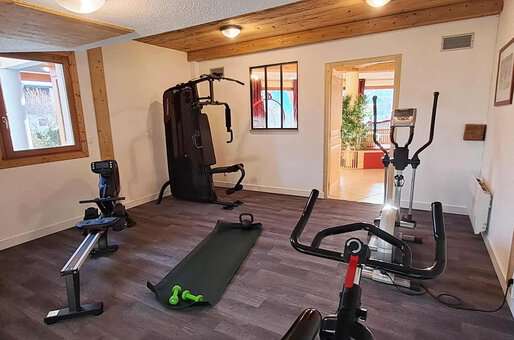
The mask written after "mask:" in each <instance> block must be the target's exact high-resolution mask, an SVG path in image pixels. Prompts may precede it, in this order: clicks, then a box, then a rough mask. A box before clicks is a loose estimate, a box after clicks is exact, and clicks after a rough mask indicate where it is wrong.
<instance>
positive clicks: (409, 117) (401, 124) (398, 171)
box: [363, 92, 439, 288]
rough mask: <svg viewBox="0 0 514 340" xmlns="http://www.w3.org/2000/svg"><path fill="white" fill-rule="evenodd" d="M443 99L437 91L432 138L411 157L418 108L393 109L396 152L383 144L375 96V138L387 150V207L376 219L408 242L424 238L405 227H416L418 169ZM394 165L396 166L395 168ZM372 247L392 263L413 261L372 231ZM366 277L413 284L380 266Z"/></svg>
mask: <svg viewBox="0 0 514 340" xmlns="http://www.w3.org/2000/svg"><path fill="white" fill-rule="evenodd" d="M438 99H439V92H434V98H433V104H432V115H431V119H430V131H429V138H428V141H427V142H426V143H425V144H423V145H422V146H421V147H420V148H419V149H418V150H417V151H416V152H414V154H413V155H412V157H410V150H409V146H410V145H411V143H412V141H413V139H414V129H415V125H416V114H417V110H416V109H413V108H411V109H396V110H394V111H393V113H392V117H391V125H390V133H389V138H390V140H391V144H392V146H394V150H393V154H392V156H391V155H390V152H389V151H388V150H387V149H386V148H385V147H384V146H383V145H382V143H381V142H380V140H379V138H378V136H377V97H376V96H374V97H373V141H374V142H375V144H376V145H377V147H378V148H379V149H380V150H381V151H382V152H383V153H384V157H383V159H382V163H383V164H384V207H383V208H382V211H381V213H380V217H379V218H377V219H375V222H374V223H375V225H376V226H377V227H379V228H380V229H382V230H383V231H385V232H387V233H389V234H391V235H395V236H396V237H398V238H400V239H402V240H403V241H407V242H414V243H422V242H423V240H422V239H421V238H419V237H415V236H412V235H408V234H406V233H404V232H403V231H402V229H401V228H404V229H414V228H415V227H416V221H415V220H414V219H413V218H412V204H413V201H414V187H415V182H416V170H417V169H418V167H419V165H420V164H421V161H420V158H419V156H420V154H421V153H422V152H423V151H424V150H425V149H426V148H428V147H429V146H430V145H431V144H432V141H433V140H434V131H435V123H436V115H437V103H438ZM401 128H405V129H408V131H409V132H408V137H407V141H406V142H405V144H403V145H400V143H399V142H398V141H397V140H396V132H397V130H399V129H401ZM409 166H410V167H411V169H412V178H411V182H410V197H409V206H408V213H407V214H406V215H405V216H401V197H402V189H403V187H404V184H405V177H404V171H405V170H406V169H407V168H408V167H409ZM391 167H392V169H391ZM390 171H393V174H392V177H393V186H392V187H391V186H390V185H389V182H390ZM368 246H369V248H370V250H371V257H372V258H373V259H379V260H382V261H386V262H391V263H399V264H401V263H405V265H407V266H408V265H409V262H408V261H409V259H408V258H405V255H404V254H403V253H402V252H400V251H398V249H397V248H395V247H393V246H392V245H391V244H389V243H388V242H384V241H383V240H381V239H380V238H378V237H376V236H374V235H372V236H371V238H370V240H369V244H368ZM363 275H364V276H365V277H366V278H370V279H373V280H375V281H378V282H382V283H386V284H397V285H401V286H403V287H406V288H413V287H412V285H411V282H410V281H409V280H406V279H404V278H401V277H398V278H397V277H396V276H395V275H394V274H393V275H383V274H382V273H381V272H380V271H379V270H371V269H370V268H365V271H364V274H363Z"/></svg>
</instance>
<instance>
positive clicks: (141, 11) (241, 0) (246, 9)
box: [0, 0, 296, 52]
mask: <svg viewBox="0 0 514 340" xmlns="http://www.w3.org/2000/svg"><path fill="white" fill-rule="evenodd" d="M25 1H26V2H30V3H33V4H36V5H41V6H44V7H49V8H53V9H57V10H61V11H63V12H66V10H65V9H64V8H62V7H60V6H59V5H58V4H57V3H56V2H55V0H25ZM291 2H296V0H259V1H255V0H107V1H106V3H105V6H104V7H102V8H101V9H100V10H98V11H97V12H95V13H92V14H87V15H84V17H86V18H90V19H94V20H99V21H104V22H108V23H111V24H115V25H120V26H124V27H128V28H132V29H134V30H135V31H136V32H135V33H133V34H130V35H127V36H125V37H121V38H115V39H111V41H104V42H102V43H100V44H94V45H89V46H82V48H88V47H92V46H98V45H104V44H107V43H111V42H119V41H125V40H130V39H133V38H136V37H142V36H147V35H153V34H157V33H162V32H167V31H172V30H176V29H179V28H185V27H190V26H194V25H199V24H203V23H207V22H211V21H215V20H221V19H226V18H229V17H233V16H237V15H241V14H245V13H250V12H255V11H259V10H262V9H266V8H270V7H275V6H280V5H284V4H287V3H291ZM68 13H70V12H68ZM60 49H62V47H60V46H49V45H45V44H44V43H42V44H36V43H33V42H24V41H17V40H12V39H6V38H2V36H1V33H0V52H15V51H31V50H32V51H40V50H60Z"/></svg>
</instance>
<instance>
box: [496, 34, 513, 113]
mask: <svg viewBox="0 0 514 340" xmlns="http://www.w3.org/2000/svg"><path fill="white" fill-rule="evenodd" d="M513 94H514V38H513V39H512V40H511V41H510V42H509V43H507V45H505V46H504V47H503V48H502V49H501V50H500V56H499V58H498V76H497V77H496V94H495V97H494V105H495V106H502V105H510V104H512V97H513Z"/></svg>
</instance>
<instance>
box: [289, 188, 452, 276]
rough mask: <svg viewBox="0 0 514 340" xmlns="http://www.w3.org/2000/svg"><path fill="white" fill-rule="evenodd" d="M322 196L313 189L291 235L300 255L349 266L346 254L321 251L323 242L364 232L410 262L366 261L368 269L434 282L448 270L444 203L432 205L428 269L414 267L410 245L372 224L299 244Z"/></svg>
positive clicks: (339, 229) (323, 232)
mask: <svg viewBox="0 0 514 340" xmlns="http://www.w3.org/2000/svg"><path fill="white" fill-rule="evenodd" d="M318 195H319V191H318V190H316V189H314V190H312V192H311V194H310V196H309V199H308V201H307V203H306V205H305V208H304V209H303V212H302V215H301V217H300V219H299V220H298V222H297V224H296V226H295V228H294V230H293V232H292V233H291V237H290V242H291V245H292V246H293V248H295V249H296V250H298V251H299V252H301V253H305V254H308V255H313V256H317V257H322V258H326V259H329V260H334V261H338V262H343V263H346V260H345V256H344V254H343V253H342V252H338V251H334V250H328V249H323V248H320V245H321V242H322V240H323V239H324V238H326V237H328V236H331V235H340V234H345V233H349V232H355V231H359V230H364V231H367V232H368V233H370V234H372V235H375V236H376V237H378V238H379V239H381V240H383V241H385V242H387V243H389V244H391V245H392V246H394V247H396V248H398V249H399V250H400V251H401V252H402V253H403V254H404V255H405V257H406V258H407V259H409V260H408V261H406V263H405V264H395V263H389V262H384V261H380V260H372V259H365V261H364V264H365V265H366V266H369V267H372V268H375V269H379V270H384V271H386V272H390V273H394V274H398V275H401V276H404V277H408V278H412V279H417V280H427V279H433V278H435V277H437V276H438V275H440V274H441V273H442V272H443V271H444V269H445V267H446V236H445V230H444V220H443V209H442V205H441V203H440V202H435V203H432V224H433V233H434V240H435V259H434V262H433V263H432V265H430V266H428V267H425V268H415V267H412V266H411V264H410V259H411V258H412V254H411V251H410V248H409V246H408V245H407V244H406V243H405V242H404V241H402V240H400V239H398V238H396V237H395V236H393V235H391V234H389V233H387V232H385V231H383V230H381V229H379V228H377V227H376V226H374V225H372V224H368V223H353V224H348V225H342V226H336V227H332V228H327V229H324V230H321V231H320V232H318V233H317V234H316V236H315V237H314V239H313V241H312V243H311V245H307V244H303V243H301V242H300V241H299V239H300V236H301V235H302V233H303V231H304V229H305V226H306V225H307V222H308V221H309V219H310V216H311V213H312V210H313V208H314V205H315V203H316V199H317V198H318Z"/></svg>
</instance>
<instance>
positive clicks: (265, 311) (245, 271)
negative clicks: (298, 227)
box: [0, 191, 514, 340]
mask: <svg viewBox="0 0 514 340" xmlns="http://www.w3.org/2000/svg"><path fill="white" fill-rule="evenodd" d="M235 196H237V198H238V199H242V200H243V201H245V204H244V205H243V206H241V207H239V208H237V209H235V210H232V211H227V210H223V209H221V207H220V206H217V205H209V204H201V203H192V202H185V201H179V200H175V199H172V198H166V199H165V200H164V202H163V204H161V205H156V204H155V203H154V202H151V203H147V204H144V205H141V206H138V207H136V208H133V209H130V214H131V216H132V218H133V219H134V220H135V221H136V222H137V225H136V226H135V227H133V228H130V229H127V230H124V231H122V232H111V233H110V239H111V241H112V242H114V243H117V244H120V249H119V251H118V252H117V253H115V254H114V255H112V256H111V257H108V258H100V259H90V260H88V262H87V263H86V265H85V266H84V267H83V270H82V271H81V284H82V285H81V286H82V290H81V293H82V301H83V302H92V301H103V302H104V305H105V311H104V313H103V314H102V315H100V316H98V317H86V318H82V319H75V320H69V321H64V322H61V323H58V324H55V325H51V326H47V325H45V324H44V323H43V317H44V316H45V314H46V313H47V312H48V311H49V310H51V309H55V308H57V307H62V306H64V305H65V304H66V294H65V284H64V280H63V279H62V278H61V277H60V275H59V270H60V269H61V267H62V266H63V264H64V263H65V262H66V261H67V259H68V258H69V256H70V255H71V254H72V253H73V251H74V250H75V248H76V247H77V246H78V244H79V243H80V242H81V240H82V236H81V235H80V233H79V232H77V231H76V230H73V229H69V230H65V231H62V232H59V233H56V234H53V235H50V236H46V237H43V238H40V239H38V240H34V241H31V242H28V243H25V244H22V245H19V246H16V247H13V248H10V249H6V250H4V251H1V252H0V268H1V272H2V275H1V276H0V339H2V340H8V339H23V340H30V339H123V340H132V339H134V340H136V339H209V340H211V339H213V340H216V339H256V340H257V339H280V337H281V335H282V334H283V333H285V332H286V331H287V329H288V328H289V326H290V325H291V323H292V322H293V321H294V320H295V319H296V317H297V316H298V314H299V313H300V312H301V311H302V310H303V309H304V308H306V307H316V308H318V309H319V310H320V311H321V312H322V313H324V314H328V313H332V312H334V311H335V309H336V307H337V300H338V291H339V286H340V284H341V279H342V276H343V273H344V269H345V266H344V265H343V264H337V263H334V262H331V261H328V260H324V259H320V258H315V257H311V256H307V255H303V254H300V253H298V252H296V251H295V250H293V248H292V247H291V246H290V244H289V235H290V233H291V230H292V228H293V226H294V225H295V223H296V221H297V219H298V218H299V216H300V212H301V210H302V208H303V206H304V205H305V201H306V199H305V198H302V197H294V196H286V195H275V194H267V193H258V192H251V191H243V192H241V193H238V194H236V195H235ZM379 209H380V206H377V205H373V204H366V203H355V202H347V201H337V200H319V201H318V203H317V205H316V208H315V211H314V212H313V214H312V218H311V221H310V223H309V225H308V226H307V228H306V232H305V236H304V239H305V240H310V239H311V238H312V237H313V235H314V234H315V233H316V232H317V231H318V230H320V229H321V228H322V227H324V226H333V225H337V224H345V223H352V222H359V221H368V222H369V221H372V220H373V218H374V217H375V216H377V214H378V212H379ZM241 212H251V213H253V214H254V215H255V218H256V220H257V221H260V222H262V223H263V225H264V230H263V233H262V235H261V237H260V239H259V240H258V241H257V244H256V245H255V247H254V248H253V250H252V251H251V253H250V255H249V256H248V258H247V259H246V261H245V262H244V263H243V265H242V267H241V268H240V270H239V272H238V274H237V275H236V276H235V277H234V279H233V281H232V282H231V284H230V285H229V287H228V288H227V290H226V292H225V294H224V296H223V298H222V300H221V301H220V302H219V303H218V304H217V305H216V306H215V307H212V308H207V309H202V310H193V311H187V312H176V311H169V310H167V309H165V308H163V307H162V306H161V305H159V304H158V303H157V301H156V300H155V298H154V295H153V293H151V292H150V291H149V290H148V289H147V287H146V281H147V280H149V281H152V282H154V283H156V282H158V281H159V280H160V279H161V278H162V277H163V276H164V275H165V274H166V273H167V272H169V271H170V270H171V269H172V268H173V267H174V266H175V265H176V264H177V263H179V262H180V260H182V259H183V258H184V257H185V256H186V255H187V254H188V253H189V252H190V251H191V250H192V249H193V248H194V247H195V246H196V245H197V244H198V243H199V242H200V241H201V240H202V239H203V238H205V237H206V236H207V235H208V234H209V232H210V231H211V230H212V229H213V227H214V225H215V223H216V221H217V220H218V219H223V220H226V221H236V220H237V218H238V216H239V213H241ZM415 218H416V219H417V221H418V228H417V229H416V230H415V231H414V232H413V234H415V235H419V236H422V237H423V238H424V241H425V244H423V245H415V246H413V252H414V255H415V257H416V263H417V264H419V265H422V264H428V263H430V261H431V259H432V256H433V253H432V252H433V240H431V239H430V237H431V215H430V213H429V212H423V211H416V212H415ZM445 222H446V230H447V239H448V266H447V270H446V272H445V273H444V274H443V275H442V276H441V277H440V278H438V279H437V280H435V281H432V282H427V283H426V284H427V285H428V286H429V287H431V288H432V289H433V290H434V291H437V292H443V291H444V292H450V293H454V294H456V295H458V296H459V297H461V298H462V299H463V300H465V301H466V302H468V303H470V304H472V305H476V306H480V307H489V308H490V307H494V306H496V305H497V304H498V303H499V302H500V300H501V298H502V296H503V294H502V291H501V288H500V285H499V283H498V281H497V278H496V275H495V273H494V270H493V266H492V263H491V261H490V259H489V257H488V254H487V251H486V248H485V245H484V243H483V241H482V239H481V237H480V236H475V235H473V232H472V228H471V225H470V222H469V219H468V218H467V217H466V216H459V215H451V214H446V215H445ZM360 236H362V237H365V235H364V234H362V233H361V234H360ZM325 244H326V246H327V247H333V248H340V247H342V246H343V244H344V238H341V237H336V238H334V239H332V240H330V241H327V242H326V243H325ZM227 247H230V244H227ZM362 286H363V297H362V300H363V306H364V307H366V308H367V309H368V321H367V325H368V326H369V327H370V328H371V329H372V330H373V331H374V333H375V336H376V339H383V340H387V339H437V340H444V339H495V340H501V339H511V340H512V339H514V320H513V318H512V316H511V314H510V312H509V310H508V308H507V307H504V308H503V309H502V310H501V311H500V312H498V313H494V314H485V313H474V312H466V311H456V310H452V309H449V308H447V307H445V306H443V305H441V304H439V303H437V302H436V301H434V300H433V299H431V298H430V297H429V296H426V295H425V296H420V297H411V296H406V295H404V294H401V293H400V292H399V291H398V290H397V289H395V288H394V287H391V286H386V285H381V284H379V283H376V282H371V281H367V280H363V282H362Z"/></svg>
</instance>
